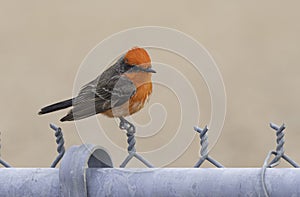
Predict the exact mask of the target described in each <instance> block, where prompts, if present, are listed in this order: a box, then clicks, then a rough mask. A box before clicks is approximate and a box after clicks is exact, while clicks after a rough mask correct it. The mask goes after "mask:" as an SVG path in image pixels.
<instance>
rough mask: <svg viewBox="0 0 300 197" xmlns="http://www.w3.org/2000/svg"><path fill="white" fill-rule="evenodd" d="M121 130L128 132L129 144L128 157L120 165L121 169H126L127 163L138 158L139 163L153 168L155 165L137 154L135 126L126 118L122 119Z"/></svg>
mask: <svg viewBox="0 0 300 197" xmlns="http://www.w3.org/2000/svg"><path fill="white" fill-rule="evenodd" d="M119 128H120V129H121V130H126V135H127V143H128V148H127V150H128V156H127V157H126V158H125V160H124V161H123V162H122V164H121V165H120V167H121V168H124V167H125V166H126V165H127V163H128V162H129V161H130V160H131V159H132V158H133V157H135V158H137V159H138V160H139V161H141V162H142V163H143V164H145V165H146V166H147V167H149V168H153V165H152V164H151V163H149V162H148V161H147V160H146V159H144V158H143V157H142V156H141V155H139V154H138V153H136V149H135V143H136V140H135V136H134V134H135V126H134V125H133V124H132V123H130V122H128V121H127V120H126V119H125V118H123V117H121V118H120V125H119Z"/></svg>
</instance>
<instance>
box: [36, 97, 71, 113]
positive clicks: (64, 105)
mask: <svg viewBox="0 0 300 197" xmlns="http://www.w3.org/2000/svg"><path fill="white" fill-rule="evenodd" d="M72 100H73V99H68V100H65V101H61V102H58V103H54V104H52V105H49V106H47V107H44V108H42V109H41V111H40V112H39V115H41V114H47V113H50V112H54V111H58V110H61V109H65V108H68V107H71V106H72Z"/></svg>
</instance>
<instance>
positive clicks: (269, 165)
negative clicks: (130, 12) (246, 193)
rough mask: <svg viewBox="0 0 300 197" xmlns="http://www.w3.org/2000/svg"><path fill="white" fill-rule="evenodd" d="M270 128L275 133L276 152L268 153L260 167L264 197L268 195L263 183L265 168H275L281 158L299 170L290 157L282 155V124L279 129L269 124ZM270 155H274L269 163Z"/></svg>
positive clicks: (283, 127)
mask: <svg viewBox="0 0 300 197" xmlns="http://www.w3.org/2000/svg"><path fill="white" fill-rule="evenodd" d="M270 127H271V128H272V129H274V130H275V131H276V144H277V145H276V151H270V152H269V153H268V155H267V157H266V158H265V160H264V164H263V167H262V172H261V182H262V187H263V192H264V195H265V196H266V197H269V196H270V194H269V192H268V189H267V185H266V182H265V176H266V170H267V168H273V167H276V166H277V165H278V164H279V163H280V159H281V158H283V159H284V160H285V161H287V162H288V163H289V164H291V165H292V166H293V167H295V168H299V167H300V166H299V165H298V164H297V163H296V162H295V161H294V160H292V159H291V158H290V157H288V156H287V155H285V153H284V148H283V146H284V142H285V141H284V129H285V128H286V127H285V125H284V124H282V125H281V126H280V127H279V126H278V125H276V124H274V123H270ZM272 155H275V157H274V159H272V160H271V161H270V162H268V161H269V160H270V158H271V156H272Z"/></svg>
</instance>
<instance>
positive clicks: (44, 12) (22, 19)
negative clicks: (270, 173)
mask: <svg viewBox="0 0 300 197" xmlns="http://www.w3.org/2000/svg"><path fill="white" fill-rule="evenodd" d="M299 7H300V2H299V1H291V0H288V1H284V2H283V1H274V0H272V1H271V0H268V1H258V0H255V1H231V0H230V1H220V0H219V1H182V2H174V1H156V0H154V1H148V2H144V1H119V2H114V1H107V2H100V1H63V2H62V1H1V5H0V65H1V67H0V68H1V72H0V80H1V83H0V90H1V102H0V131H1V144H2V149H1V153H2V157H3V158H4V159H5V160H6V161H7V162H9V163H10V164H12V165H13V166H16V167H47V166H49V165H50V164H51V162H52V161H53V159H54V158H55V156H56V144H55V140H54V135H53V132H52V131H51V130H50V129H49V128H48V124H49V123H50V122H53V123H56V124H59V125H60V126H62V127H63V130H64V136H65V140H66V146H67V147H69V146H71V145H75V144H81V140H80V138H79V136H78V134H77V133H76V132H75V127H74V124H73V123H67V124H61V123H59V122H58V120H59V118H61V117H62V116H63V115H64V114H65V113H66V111H64V112H59V113H55V114H52V115H48V116H43V117H39V116H37V112H38V110H39V109H40V107H42V106H45V105H47V104H51V103H52V102H55V101H58V100H60V99H65V98H69V97H70V96H71V94H72V88H73V82H74V80H75V77H76V73H77V69H78V68H79V65H80V63H81V61H82V60H83V58H84V57H85V55H86V54H87V53H88V52H89V51H90V50H91V49H92V48H93V47H94V46H95V45H96V44H98V43H99V42H100V41H101V40H103V39H105V38H106V37H108V36H109V35H111V34H113V33H116V32H119V31H121V30H124V29H127V28H131V27H136V26H145V25H158V26H166V27H171V28H175V29H178V30H180V31H183V32H185V33H187V34H189V35H191V36H193V37H194V38H195V39H196V40H198V41H199V42H200V43H202V44H203V45H204V46H205V47H206V48H207V49H208V50H209V52H210V53H211V55H212V56H213V57H214V59H215V60H216V62H217V64H218V65H219V69H220V71H221V74H222V76H223V79H224V83H225V86H226V94H227V116H226V120H225V125H224V129H223V132H222V135H221V137H220V139H219V141H218V143H217V145H216V146H215V147H214V149H213V150H212V152H211V156H213V157H214V158H215V159H217V160H218V161H219V162H221V163H222V164H223V165H225V166H227V167H258V166H261V165H262V163H263V160H264V158H265V156H266V154H267V152H268V151H269V150H271V149H274V148H275V132H274V131H272V130H271V129H270V128H269V126H268V123H269V122H270V121H273V122H275V123H277V124H281V123H282V122H284V123H286V124H287V130H286V144H285V150H286V153H287V154H288V155H289V156H291V157H292V158H293V159H295V160H296V161H298V162H300V157H299V153H300V152H299V148H300V143H299V141H300V134H299V128H300V122H299V119H300V105H299V100H300V93H299V89H300V88H299V84H300V78H299V72H300V68H299V65H300V58H299V51H300V38H299V35H300V23H299V18H300V12H299ZM100 118H101V117H100ZM104 121H105V120H104ZM114 129H117V128H114ZM124 139H125V138H122V140H124ZM138 143H139V142H138ZM198 148H199V141H198V138H196V139H195V140H194V142H193V143H192V144H191V146H190V147H189V148H188V150H187V151H186V152H185V153H184V154H183V155H182V156H181V157H180V158H179V159H177V160H176V161H175V162H173V163H172V164H170V165H169V166H172V167H188V166H192V165H193V164H194V163H195V162H196V161H197V159H198V152H199V149H198ZM283 163H284V162H283ZM205 166H210V165H207V164H206V165H205ZM282 166H288V165H285V164H283V165H282Z"/></svg>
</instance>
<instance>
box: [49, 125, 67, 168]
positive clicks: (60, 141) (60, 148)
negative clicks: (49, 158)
mask: <svg viewBox="0 0 300 197" xmlns="http://www.w3.org/2000/svg"><path fill="white" fill-rule="evenodd" d="M50 128H51V129H53V130H54V131H55V137H56V144H57V149H56V150H57V152H58V155H57V157H56V158H55V160H54V161H53V163H52V164H51V168H55V167H56V165H57V164H58V162H59V161H60V160H61V158H62V157H63V156H64V154H65V147H64V144H65V140H64V136H63V133H62V131H61V128H60V127H57V126H56V125H54V124H50Z"/></svg>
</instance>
